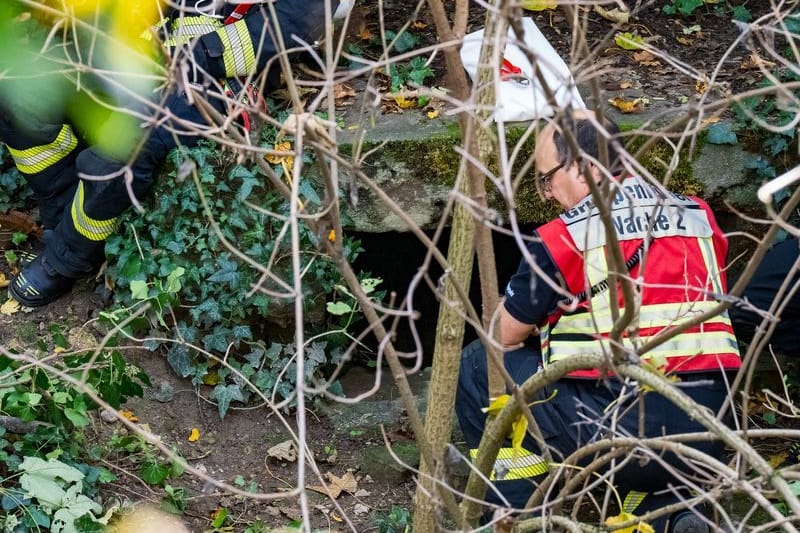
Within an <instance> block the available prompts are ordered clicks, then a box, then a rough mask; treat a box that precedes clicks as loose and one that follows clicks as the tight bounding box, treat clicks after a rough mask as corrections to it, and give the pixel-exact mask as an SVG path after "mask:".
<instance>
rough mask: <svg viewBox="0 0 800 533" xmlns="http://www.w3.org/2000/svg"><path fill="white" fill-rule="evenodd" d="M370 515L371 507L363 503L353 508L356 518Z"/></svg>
mask: <svg viewBox="0 0 800 533" xmlns="http://www.w3.org/2000/svg"><path fill="white" fill-rule="evenodd" d="M367 513H369V506H368V505H364V504H363V503H357V504H355V505H354V506H353V514H354V515H356V516H363V515H365V514H367Z"/></svg>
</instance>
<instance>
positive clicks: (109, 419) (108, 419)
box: [100, 409, 119, 424]
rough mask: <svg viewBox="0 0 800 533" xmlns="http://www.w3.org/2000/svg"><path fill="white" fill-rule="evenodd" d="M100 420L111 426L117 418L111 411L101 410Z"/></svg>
mask: <svg viewBox="0 0 800 533" xmlns="http://www.w3.org/2000/svg"><path fill="white" fill-rule="evenodd" d="M100 420H102V421H103V422H105V423H107V424H113V423H114V422H116V421H117V420H119V417H117V413H116V412H115V411H114V410H113V409H103V410H102V411H100Z"/></svg>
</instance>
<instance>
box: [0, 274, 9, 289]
mask: <svg viewBox="0 0 800 533" xmlns="http://www.w3.org/2000/svg"><path fill="white" fill-rule="evenodd" d="M10 284H11V282H10V281H9V280H7V279H6V275H5V274H3V273H2V272H0V289H3V288H5V287H8V286H9V285H10Z"/></svg>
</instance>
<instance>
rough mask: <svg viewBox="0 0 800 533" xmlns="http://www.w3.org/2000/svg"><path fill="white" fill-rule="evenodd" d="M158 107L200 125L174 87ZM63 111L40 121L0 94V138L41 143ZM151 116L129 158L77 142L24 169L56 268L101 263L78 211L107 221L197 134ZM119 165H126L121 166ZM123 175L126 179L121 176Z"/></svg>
mask: <svg viewBox="0 0 800 533" xmlns="http://www.w3.org/2000/svg"><path fill="white" fill-rule="evenodd" d="M210 103H211V104H212V105H213V106H214V107H216V108H217V110H218V111H220V112H222V111H223V104H222V102H221V101H219V100H215V99H210ZM163 107H164V108H166V109H168V112H169V114H171V115H174V116H176V117H179V119H181V120H182V121H190V122H192V123H195V124H197V125H198V126H202V125H204V124H205V120H204V118H203V116H202V115H201V113H200V111H199V110H198V109H197V108H196V107H195V106H193V105H190V104H189V103H188V101H187V100H186V98H185V96H183V95H181V94H171V95H170V96H168V97H167V98H166V100H165V102H164V103H163ZM66 114H67V110H66V109H64V110H62V112H61V113H59V112H58V110H56V111H52V110H50V112H49V113H48V114H47V117H48V119H49V120H52V121H53V122H52V123H46V122H43V120H42V119H38V118H37V117H40V116H42V115H43V114H42V113H39V112H37V110H36V109H32V110H31V109H26V108H25V106H24V104H23V105H18V103H17V102H13V101H9V100H8V98H6V99H3V100H0V139H1V140H2V141H3V142H4V143H6V144H8V145H9V146H10V147H12V148H16V149H17V150H24V149H27V148H30V147H35V146H41V145H45V144H47V143H50V142H52V141H53V140H54V139H55V138H56V136H57V135H58V133H59V131H61V129H62V127H63V124H62V123H61V122H60V121H59V119H61V118H63V117H64V116H66ZM155 118H156V119H157V118H158V117H155ZM45 120H47V119H45ZM157 123H158V124H159V126H156V127H153V128H151V129H149V130H146V131H145V132H144V133H143V135H144V136H145V138H144V142H143V143H142V145H141V148H140V149H139V150H138V151H137V152H136V153H135V154H134V156H133V157H132V160H131V161H130V162H127V161H118V160H115V159H113V158H111V157H109V156H108V155H105V154H103V153H101V152H100V151H99V150H98V149H96V148H93V147H86V145H85V144H83V143H82V142H79V143H78V146H77V147H76V148H75V149H73V150H72V151H71V152H70V153H69V155H67V156H65V157H64V158H63V159H61V160H60V161H58V162H57V163H56V164H54V165H52V166H49V167H48V168H46V169H44V170H42V171H41V172H36V173H31V174H24V175H25V177H26V179H27V181H28V182H29V184H30V185H31V188H32V189H33V190H34V193H35V195H36V198H37V201H38V203H39V210H40V214H41V218H42V223H43V225H44V226H45V227H47V228H52V229H53V230H54V233H53V237H52V238H50V239H48V241H47V249H46V251H45V254H46V257H47V259H48V262H49V263H50V265H52V267H53V268H54V269H55V270H56V271H57V272H59V273H60V274H62V275H64V276H67V277H72V278H80V277H83V276H86V275H87V274H89V273H90V272H92V271H93V270H94V269H95V268H96V267H97V266H98V265H99V263H100V262H102V257H103V248H104V246H105V238H102V236H101V237H100V238H98V237H92V238H89V237H87V236H86V235H85V234H84V233H85V232H84V233H81V232H80V231H79V230H78V228H77V227H76V226H77V225H78V223H79V220H80V219H81V217H84V218H85V217H89V218H91V219H93V220H97V221H109V225H111V224H112V223H113V221H114V220H115V219H116V218H117V217H118V216H119V215H121V214H122V213H123V212H124V211H125V210H126V209H128V207H130V206H131V204H132V199H131V195H133V197H135V198H136V199H137V200H141V199H142V198H143V197H144V195H145V194H146V193H147V191H148V190H149V189H150V187H151V186H152V184H153V177H154V173H155V171H156V168H157V166H158V165H160V164H161V163H162V162H163V160H164V159H165V158H166V155H167V153H168V152H169V151H170V150H172V149H173V148H175V147H176V146H178V145H179V144H180V145H183V146H189V147H191V146H194V145H195V144H197V142H198V141H199V139H200V137H198V136H196V135H193V134H189V133H188V130H187V127H186V126H185V125H177V124H174V123H173V121H170V120H167V121H165V122H157ZM172 129H177V130H178V131H186V133H185V134H180V135H176V134H175V133H173V132H172V131H170V130H172ZM75 133H77V132H75ZM126 165H127V168H128V171H129V172H125V171H124V169H125V168H126ZM79 176H85V178H79ZM129 178H130V186H129V185H128V184H127V183H126V179H129ZM79 184H82V195H81V198H80V200H81V202H80V205H78V196H77V195H76V190H77V189H78V186H79ZM76 210H77V211H78V213H77V214H76Z"/></svg>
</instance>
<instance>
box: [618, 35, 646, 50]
mask: <svg viewBox="0 0 800 533" xmlns="http://www.w3.org/2000/svg"><path fill="white" fill-rule="evenodd" d="M614 42H615V43H617V46H619V47H620V48H623V49H625V50H640V49H641V48H642V47H643V45H644V39H643V38H642V36H641V35H634V34H632V33H631V32H629V31H626V32H623V33H618V34H617V36H616V37H614Z"/></svg>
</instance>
